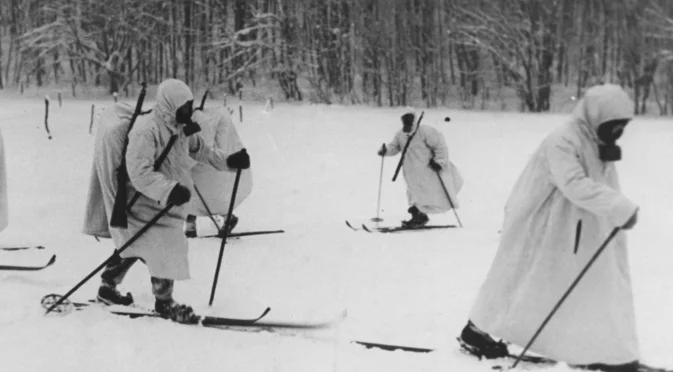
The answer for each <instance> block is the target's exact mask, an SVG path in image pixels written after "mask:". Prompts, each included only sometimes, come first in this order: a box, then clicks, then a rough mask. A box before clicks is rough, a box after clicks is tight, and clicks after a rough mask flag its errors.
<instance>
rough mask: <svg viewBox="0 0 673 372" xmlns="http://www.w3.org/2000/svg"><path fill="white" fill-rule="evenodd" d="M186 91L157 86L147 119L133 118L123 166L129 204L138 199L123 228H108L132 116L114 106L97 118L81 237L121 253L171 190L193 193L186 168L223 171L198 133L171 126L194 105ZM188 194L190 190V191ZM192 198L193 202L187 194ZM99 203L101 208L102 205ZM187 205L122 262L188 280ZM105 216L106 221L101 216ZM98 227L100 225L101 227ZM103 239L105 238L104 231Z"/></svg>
mask: <svg viewBox="0 0 673 372" xmlns="http://www.w3.org/2000/svg"><path fill="white" fill-rule="evenodd" d="M193 99H194V98H193V96H192V93H191V91H190V90H189V88H188V87H187V86H186V85H185V84H184V83H183V82H181V81H179V80H175V79H169V80H166V81H164V82H163V83H162V84H161V85H159V88H158V92H157V97H156V105H155V106H154V108H153V110H152V113H150V114H148V115H145V116H140V117H138V119H137V121H136V123H135V124H134V127H133V130H132V131H131V133H130V134H129V145H128V149H127V153H126V165H127V169H128V174H129V182H128V183H127V185H126V187H127V195H128V200H127V203H128V201H130V200H131V198H132V197H133V195H134V194H135V193H136V190H137V191H139V192H140V193H141V196H140V198H139V199H138V201H137V202H136V203H135V204H134V205H133V207H132V208H131V210H130V211H129V212H128V228H127V229H119V228H110V227H109V226H108V225H107V221H109V220H110V215H111V213H112V208H113V205H114V197H115V195H116V192H117V184H116V177H115V172H116V169H117V167H118V166H119V163H120V161H121V152H122V149H123V145H124V138H125V137H124V136H125V135H126V131H127V129H128V125H129V121H130V115H131V113H132V110H130V111H129V110H128V108H129V106H122V105H117V106H115V107H114V109H112V110H110V111H109V112H107V111H106V113H104V114H103V115H102V116H101V120H100V123H99V128H98V130H97V133H96V142H95V146H94V169H93V174H92V176H91V181H92V182H91V185H90V188H89V198H88V201H87V212H86V220H85V226H84V232H85V233H87V234H90V235H95V236H103V237H105V236H111V237H112V239H113V241H114V242H115V245H116V246H117V247H121V246H122V245H123V244H124V243H125V242H126V241H128V240H129V239H130V238H131V237H132V236H133V235H134V234H135V233H136V232H138V231H139V230H140V229H141V228H142V227H143V226H145V224H147V222H149V221H150V220H151V219H152V218H153V217H154V216H156V215H157V214H158V213H159V211H161V209H163V208H164V207H165V206H166V203H167V199H168V196H169V194H170V192H171V191H172V190H173V188H174V187H175V185H176V184H178V183H180V184H182V185H183V186H186V187H189V188H192V179H191V168H192V167H193V166H194V165H195V164H196V163H197V161H200V162H206V163H208V164H210V165H212V166H213V167H215V168H216V169H220V170H223V169H226V168H227V166H226V154H224V153H223V152H221V151H219V150H213V149H212V148H210V147H208V146H205V142H204V140H203V138H202V137H201V136H200V135H199V134H198V133H197V134H194V135H192V136H190V137H186V136H185V135H184V133H183V132H182V128H181V127H179V126H178V124H177V123H176V121H175V112H176V110H177V109H178V107H180V106H182V105H183V104H184V103H186V102H187V101H189V100H193ZM172 135H177V136H178V137H177V140H176V141H175V144H174V145H173V148H172V149H171V151H170V152H169V153H168V157H167V158H166V160H165V161H164V162H163V164H162V166H161V167H160V168H159V169H158V170H157V171H155V170H154V168H153V166H154V161H155V160H156V159H157V158H158V157H159V155H160V154H161V152H162V150H163V149H164V148H165V146H166V145H167V143H168V141H169V139H170V137H171V136H172ZM192 191H193V190H192ZM192 197H196V195H194V193H192ZM101 203H102V205H101ZM188 207H189V203H186V204H183V205H181V206H174V207H173V208H172V209H171V210H170V211H169V212H168V213H167V214H166V215H165V216H164V217H162V218H161V219H160V220H159V221H158V222H157V223H156V224H155V225H154V226H152V227H151V228H150V229H148V230H147V231H146V232H145V233H144V234H143V235H142V236H141V237H140V238H139V239H138V240H136V242H135V243H133V245H131V246H130V247H129V248H128V249H127V250H125V251H124V252H123V253H122V254H121V257H123V258H127V257H139V258H141V259H142V260H143V261H144V262H145V263H146V264H147V267H148V268H149V271H150V274H151V275H152V276H153V277H156V278H162V279H173V280H181V279H188V278H189V265H188V255H187V253H188V252H187V239H186V238H185V235H184V233H183V231H182V227H183V222H184V219H185V217H186V216H187V210H188ZM102 212H105V215H102ZM103 221H105V222H104V223H103ZM105 230H108V231H107V234H106V231H105Z"/></svg>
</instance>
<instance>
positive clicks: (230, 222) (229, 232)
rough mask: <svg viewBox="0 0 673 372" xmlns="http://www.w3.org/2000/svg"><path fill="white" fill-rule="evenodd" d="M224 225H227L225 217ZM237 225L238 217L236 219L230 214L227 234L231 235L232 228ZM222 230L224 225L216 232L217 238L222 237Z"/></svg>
mask: <svg viewBox="0 0 673 372" xmlns="http://www.w3.org/2000/svg"><path fill="white" fill-rule="evenodd" d="M224 223H225V224H226V223H227V217H226V216H224ZM237 224H238V217H236V215H235V214H233V213H232V214H231V220H230V221H229V231H228V232H227V234H231V230H233V229H234V227H236V225H237ZM224 228H225V225H224V224H223V225H222V227H220V231H219V232H218V236H219V237H223V236H224Z"/></svg>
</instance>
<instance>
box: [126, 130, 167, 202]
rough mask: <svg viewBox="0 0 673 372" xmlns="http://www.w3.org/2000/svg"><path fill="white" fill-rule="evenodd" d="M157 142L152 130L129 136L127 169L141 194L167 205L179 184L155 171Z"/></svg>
mask: <svg viewBox="0 0 673 372" xmlns="http://www.w3.org/2000/svg"><path fill="white" fill-rule="evenodd" d="M156 152H157V142H156V141H155V138H154V135H153V133H152V131H150V130H136V129H135V128H134V130H132V131H131V133H130V134H129V147H128V149H127V151H126V167H127V169H128V172H129V179H130V180H131V183H132V184H133V187H135V188H136V190H138V191H139V192H141V193H143V194H144V195H146V196H147V197H148V198H150V199H154V200H157V201H159V202H160V203H162V204H166V200H167V199H168V195H169V194H170V193H171V190H173V188H174V187H175V185H176V184H177V183H178V182H177V181H173V180H170V179H168V178H167V177H166V176H164V175H163V174H162V173H160V172H157V171H155V170H154V156H155V154H156Z"/></svg>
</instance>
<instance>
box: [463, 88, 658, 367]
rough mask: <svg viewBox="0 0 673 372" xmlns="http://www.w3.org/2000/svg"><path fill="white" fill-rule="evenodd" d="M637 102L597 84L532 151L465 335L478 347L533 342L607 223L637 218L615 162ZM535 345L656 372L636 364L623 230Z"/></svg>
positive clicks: (575, 361) (589, 361) (577, 361)
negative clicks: (620, 183)
mask: <svg viewBox="0 0 673 372" xmlns="http://www.w3.org/2000/svg"><path fill="white" fill-rule="evenodd" d="M631 107H633V105H632V103H631V100H630V99H629V97H628V95H627V94H626V92H624V91H623V90H622V89H621V88H620V87H619V86H616V85H601V86H596V87H593V88H591V89H589V90H588V91H587V92H586V95H585V97H584V98H583V99H582V100H581V101H580V102H579V103H578V105H577V107H576V108H575V110H574V112H573V114H572V117H571V119H570V120H569V121H568V122H567V123H566V124H564V125H562V126H561V127H559V128H558V129H557V130H556V131H554V132H553V133H551V134H550V135H549V136H548V137H547V138H545V139H544V140H543V141H542V143H541V145H540V146H539V147H538V148H537V150H536V151H535V152H534V153H533V154H532V155H531V157H530V160H529V161H528V164H527V165H526V167H525V169H524V170H523V173H522V174H521V175H520V176H519V179H518V181H517V182H516V184H515V186H514V190H513V191H512V194H511V195H510V197H509V199H508V201H507V205H506V208H505V220H504V224H503V230H502V237H501V241H500V245H499V247H498V251H497V254H496V256H495V259H494V261H493V263H492V265H491V268H490V271H489V273H488V276H487V277H486V280H485V282H484V284H483V285H482V287H481V290H480V292H479V295H478V297H477V301H476V303H475V304H474V307H473V308H472V311H471V313H470V317H469V321H468V324H467V325H466V326H465V328H464V329H463V331H462V334H461V337H460V338H461V340H462V342H463V343H464V344H466V345H467V348H469V350H470V351H472V352H473V353H475V354H478V355H480V356H485V357H487V358H499V357H505V356H508V355H509V352H508V348H507V346H506V344H505V343H503V342H502V341H500V342H496V341H495V340H494V339H493V338H492V337H491V335H492V336H496V337H501V338H502V339H503V340H506V341H508V342H511V343H513V344H516V345H519V346H521V347H524V346H525V345H527V344H528V343H529V341H530V340H532V337H533V335H534V334H536V331H537V330H538V329H539V327H540V326H541V324H542V323H543V321H544V320H545V319H546V317H547V316H548V315H549V314H551V312H552V310H553V309H554V308H555V306H556V304H557V303H558V302H559V300H560V299H561V298H562V296H563V295H564V294H565V293H566V291H567V290H568V289H569V288H570V285H571V284H572V283H573V282H574V280H576V278H577V277H578V276H579V274H580V272H581V271H582V270H583V269H584V268H585V267H586V266H587V263H588V262H589V260H590V259H591V258H592V257H593V256H594V254H595V253H596V251H597V249H598V248H599V247H600V246H601V244H602V243H603V242H604V241H605V239H606V237H607V236H608V235H609V234H610V231H612V230H613V229H614V228H616V227H619V228H621V229H624V230H627V229H630V228H632V227H633V226H634V225H635V224H636V221H637V211H638V207H637V206H636V205H635V204H634V203H633V202H632V201H630V200H629V199H628V198H627V197H626V196H624V194H623V193H622V192H621V191H620V187H619V180H618V176H617V169H616V167H615V162H616V161H618V160H620V158H621V150H620V148H619V146H618V145H616V141H617V139H619V138H620V136H621V135H622V132H623V130H624V127H625V126H626V125H627V123H628V122H629V121H630V120H631V117H632V110H631ZM580 221H581V222H580ZM580 223H581V224H582V225H581V226H583V228H580V227H579V226H580V225H579V224H580ZM580 231H581V234H580V233H579V232H580ZM578 235H579V236H578ZM578 242H579V243H578ZM530 350H531V351H533V352H535V353H538V354H542V355H544V356H546V357H548V358H551V359H554V360H557V361H562V362H565V363H568V364H570V365H572V366H574V367H578V368H583V369H590V370H601V371H609V372H644V371H648V370H650V369H649V367H647V366H645V365H644V364H642V363H640V362H639V358H640V354H639V347H638V338H637V332H636V322H635V311H634V303H633V291H632V286H631V275H630V273H629V263H628V252H627V244H626V236H625V234H624V233H621V232H620V233H618V234H617V235H616V236H615V237H614V239H613V240H611V241H610V243H609V244H608V245H607V246H606V247H605V250H604V251H603V252H602V255H601V256H599V257H597V259H596V261H595V263H594V264H593V266H591V267H590V268H589V270H588V271H587V272H586V276H584V277H583V279H582V280H581V281H580V282H578V284H577V286H576V287H575V288H574V290H573V291H572V292H571V293H569V295H568V297H567V298H566V301H565V302H564V303H562V304H561V306H560V307H559V308H558V312H556V313H555V314H554V316H553V317H552V318H551V320H550V321H549V323H548V324H547V325H546V328H544V329H543V330H542V332H541V333H540V334H539V337H538V338H537V339H536V340H535V341H534V342H533V344H532V345H531V347H530Z"/></svg>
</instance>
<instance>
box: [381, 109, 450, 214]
mask: <svg viewBox="0 0 673 372" xmlns="http://www.w3.org/2000/svg"><path fill="white" fill-rule="evenodd" d="M410 138H411V141H410V142H409V139H410ZM407 142H409V147H408V148H407V150H406V153H403V156H404V159H403V163H402V164H403V168H404V169H403V172H404V180H405V181H406V183H407V201H408V202H409V209H408V212H409V213H411V219H409V220H407V221H403V222H402V224H403V225H404V226H406V227H420V226H423V225H425V224H427V223H428V221H429V218H428V215H427V213H444V212H447V211H449V210H451V209H452V208H458V198H457V197H456V195H457V194H458V192H459V191H460V189H461V187H462V186H463V179H462V177H461V175H460V173H459V172H458V169H457V168H456V167H455V166H454V165H453V163H451V161H449V151H448V148H447V147H446V140H445V139H444V135H442V133H440V132H439V131H438V130H437V129H435V128H433V127H429V126H427V125H423V126H420V124H419V123H417V122H416V115H415V113H414V112H413V110H407V112H406V113H405V114H404V115H402V129H401V130H399V131H398V132H397V133H396V134H395V137H394V138H393V140H392V141H391V142H390V143H389V144H388V145H383V146H381V148H380V149H379V151H378V155H379V156H394V155H397V154H398V153H399V152H401V151H403V150H404V148H405V147H406V146H407ZM438 175H439V177H441V178H442V180H443V181H444V185H446V188H447V190H446V192H445V190H444V186H443V185H442V182H441V181H440V180H439V177H438ZM447 192H448V194H449V196H450V197H451V200H449V198H448V197H447V196H446V193H447Z"/></svg>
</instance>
